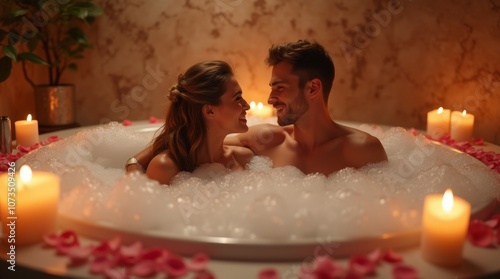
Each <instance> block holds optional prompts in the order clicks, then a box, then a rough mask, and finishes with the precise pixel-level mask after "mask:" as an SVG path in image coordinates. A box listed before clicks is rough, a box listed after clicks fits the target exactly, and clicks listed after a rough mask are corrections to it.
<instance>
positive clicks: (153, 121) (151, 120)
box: [149, 116, 160, 124]
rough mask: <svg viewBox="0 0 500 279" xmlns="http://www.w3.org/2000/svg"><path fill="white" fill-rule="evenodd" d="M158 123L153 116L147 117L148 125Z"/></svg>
mask: <svg viewBox="0 0 500 279" xmlns="http://www.w3.org/2000/svg"><path fill="white" fill-rule="evenodd" d="M158 122H160V120H159V119H158V118H156V117H154V116H150V117H149V123H151V124H154V123H158Z"/></svg>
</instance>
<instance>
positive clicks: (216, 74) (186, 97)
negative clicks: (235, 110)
mask: <svg viewBox="0 0 500 279" xmlns="http://www.w3.org/2000/svg"><path fill="white" fill-rule="evenodd" d="M232 76H233V71H232V69H231V66H229V64H227V63H226V62H223V61H206V62H201V63H197V64H195V65H193V66H191V67H190V68H189V69H188V70H187V71H186V72H185V73H184V74H180V75H179V77H178V79H177V84H176V85H174V86H172V88H171V89H170V95H169V99H170V101H171V103H170V109H169V110H168V113H167V117H166V120H165V125H163V129H162V131H161V133H160V134H159V135H158V136H157V137H156V138H155V140H154V141H153V154H154V156H156V155H158V154H159V153H161V152H162V151H164V150H167V149H168V151H169V154H170V157H171V158H172V159H173V160H174V162H176V163H177V166H178V167H179V169H180V170H181V171H193V170H194V169H195V168H196V167H197V162H198V154H199V149H200V147H201V145H202V143H203V142H205V141H206V137H207V131H206V124H205V119H204V118H203V113H202V107H203V105H213V106H217V105H219V104H220V97H221V96H222V95H223V94H224V92H225V91H226V87H227V86H226V84H227V82H228V81H229V80H230V79H231V77H232Z"/></svg>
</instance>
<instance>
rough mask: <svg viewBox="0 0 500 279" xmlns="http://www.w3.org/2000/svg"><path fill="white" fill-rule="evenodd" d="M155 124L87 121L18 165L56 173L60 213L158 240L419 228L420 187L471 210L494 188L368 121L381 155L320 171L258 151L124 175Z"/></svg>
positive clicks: (485, 176)
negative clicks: (244, 161)
mask: <svg viewBox="0 0 500 279" xmlns="http://www.w3.org/2000/svg"><path fill="white" fill-rule="evenodd" d="M158 128H159V125H158V124H156V125H148V126H147V128H142V129H134V126H131V127H123V126H122V125H120V124H118V123H110V124H107V125H103V126H97V127H93V128H88V129H84V130H82V131H80V132H78V133H77V134H76V135H73V136H70V137H68V138H66V139H64V140H61V141H58V142H56V143H53V144H51V145H49V146H45V147H42V148H39V149H37V150H35V151H34V152H32V153H30V154H27V155H26V156H25V157H24V158H23V159H22V163H24V164H28V165H30V166H31V167H32V168H33V169H34V170H40V171H50V172H54V173H56V174H58V175H59V176H60V177H61V187H62V188H61V199H60V207H59V211H60V215H61V216H66V217H69V218H71V219H75V220H82V222H87V223H90V224H94V225H96V226H100V224H101V225H105V226H106V227H108V228H112V229H113V232H116V231H118V232H120V231H127V232H133V233H134V234H139V235H141V234H142V235H148V234H149V232H151V234H153V235H154V236H155V237H156V238H158V237H159V238H162V236H163V235H164V236H165V238H169V237H172V236H174V237H179V238H182V239H195V240H198V239H207V237H208V238H210V239H226V240H225V241H227V239H229V240H231V241H232V242H234V241H236V242H241V243H247V244H248V243H260V244H262V242H259V241H261V240H262V241H264V242H266V243H267V241H269V242H270V243H282V244H284V245H289V246H290V245H294V244H293V243H312V244H314V245H317V242H318V241H319V239H322V240H323V241H328V242H330V243H331V242H334V243H343V242H344V241H350V240H353V239H367V238H368V239H369V238H373V239H377V238H380V237H381V236H387V235H398V234H401V235H404V234H405V233H407V232H414V231H418V229H419V227H420V222H421V211H422V205H423V200H424V197H425V195H427V194H430V193H444V191H445V190H446V189H447V188H451V189H452V190H453V192H454V194H455V195H457V196H460V197H462V198H465V199H466V200H468V201H469V202H470V203H471V204H472V208H473V212H474V211H476V212H477V211H479V210H481V209H483V208H485V207H486V206H487V205H488V204H490V203H491V202H492V200H494V198H495V197H499V196H500V183H499V177H498V174H496V173H493V172H491V171H490V170H489V169H488V168H487V167H486V166H485V165H483V164H482V163H481V162H479V161H478V160H476V159H475V158H473V157H471V156H469V155H467V154H465V153H461V152H457V151H455V150H453V149H451V148H449V147H447V146H444V145H441V144H436V143H433V142H431V141H429V140H427V139H426V138H425V137H422V136H413V135H411V134H410V133H408V132H407V131H406V130H404V129H402V128H392V129H390V130H388V131H382V130H374V129H373V128H371V127H369V126H366V125H361V126H358V127H357V128H360V129H362V130H365V131H367V132H370V133H372V134H374V135H375V136H377V137H378V138H379V139H380V140H381V142H382V144H383V145H384V147H385V149H386V151H387V154H388V158H389V161H388V162H384V163H379V164H374V165H370V166H366V167H364V168H361V169H353V168H346V169H343V170H340V171H338V172H335V173H333V174H331V175H329V176H324V175H321V174H310V175H305V174H303V173H302V172H301V171H299V170H298V169H297V168H295V167H292V166H289V167H282V168H275V169H273V168H272V167H271V166H272V162H271V161H270V159H268V158H266V157H261V156H256V157H254V158H253V159H252V161H251V162H250V163H249V165H248V166H247V170H245V171H238V172H229V171H228V170H226V169H225V168H224V167H223V166H222V165H220V164H207V165H203V166H201V167H200V168H198V169H197V170H195V171H194V172H193V173H187V172H182V173H180V174H179V175H178V176H177V177H176V179H175V180H174V182H173V183H172V185H169V186H167V185H160V184H159V183H157V182H156V181H153V180H150V179H148V178H147V177H146V176H145V175H143V174H139V173H133V174H128V175H125V174H124V170H123V163H124V162H125V161H126V159H127V158H128V157H130V156H131V155H133V154H135V153H136V152H138V151H139V150H141V149H142V148H143V147H144V146H146V145H147V144H148V143H149V142H150V140H151V139H152V138H153V135H154V131H156V130H157V129H158ZM18 167H20V166H18ZM255 241H257V242H255ZM344 246H348V245H344ZM198 247H201V246H199V245H198ZM199 249H200V248H199ZM304 254H306V255H310V254H311V250H308V251H307V252H306V253H304ZM300 257H303V255H300Z"/></svg>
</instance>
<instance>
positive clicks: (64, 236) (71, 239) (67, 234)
mask: <svg viewBox="0 0 500 279" xmlns="http://www.w3.org/2000/svg"><path fill="white" fill-rule="evenodd" d="M59 238H60V244H61V245H64V246H73V245H80V242H79V241H78V235H76V233H75V232H74V231H64V232H62V233H61V234H60V235H59Z"/></svg>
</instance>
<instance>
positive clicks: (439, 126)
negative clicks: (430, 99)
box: [427, 107, 450, 139]
mask: <svg viewBox="0 0 500 279" xmlns="http://www.w3.org/2000/svg"><path fill="white" fill-rule="evenodd" d="M449 133H450V110H449V109H443V108H442V107H440V108H438V109H435V110H432V111H429V112H428V113H427V134H428V135H429V136H431V137H432V138H435V139H438V138H440V137H442V136H444V135H445V134H449Z"/></svg>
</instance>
